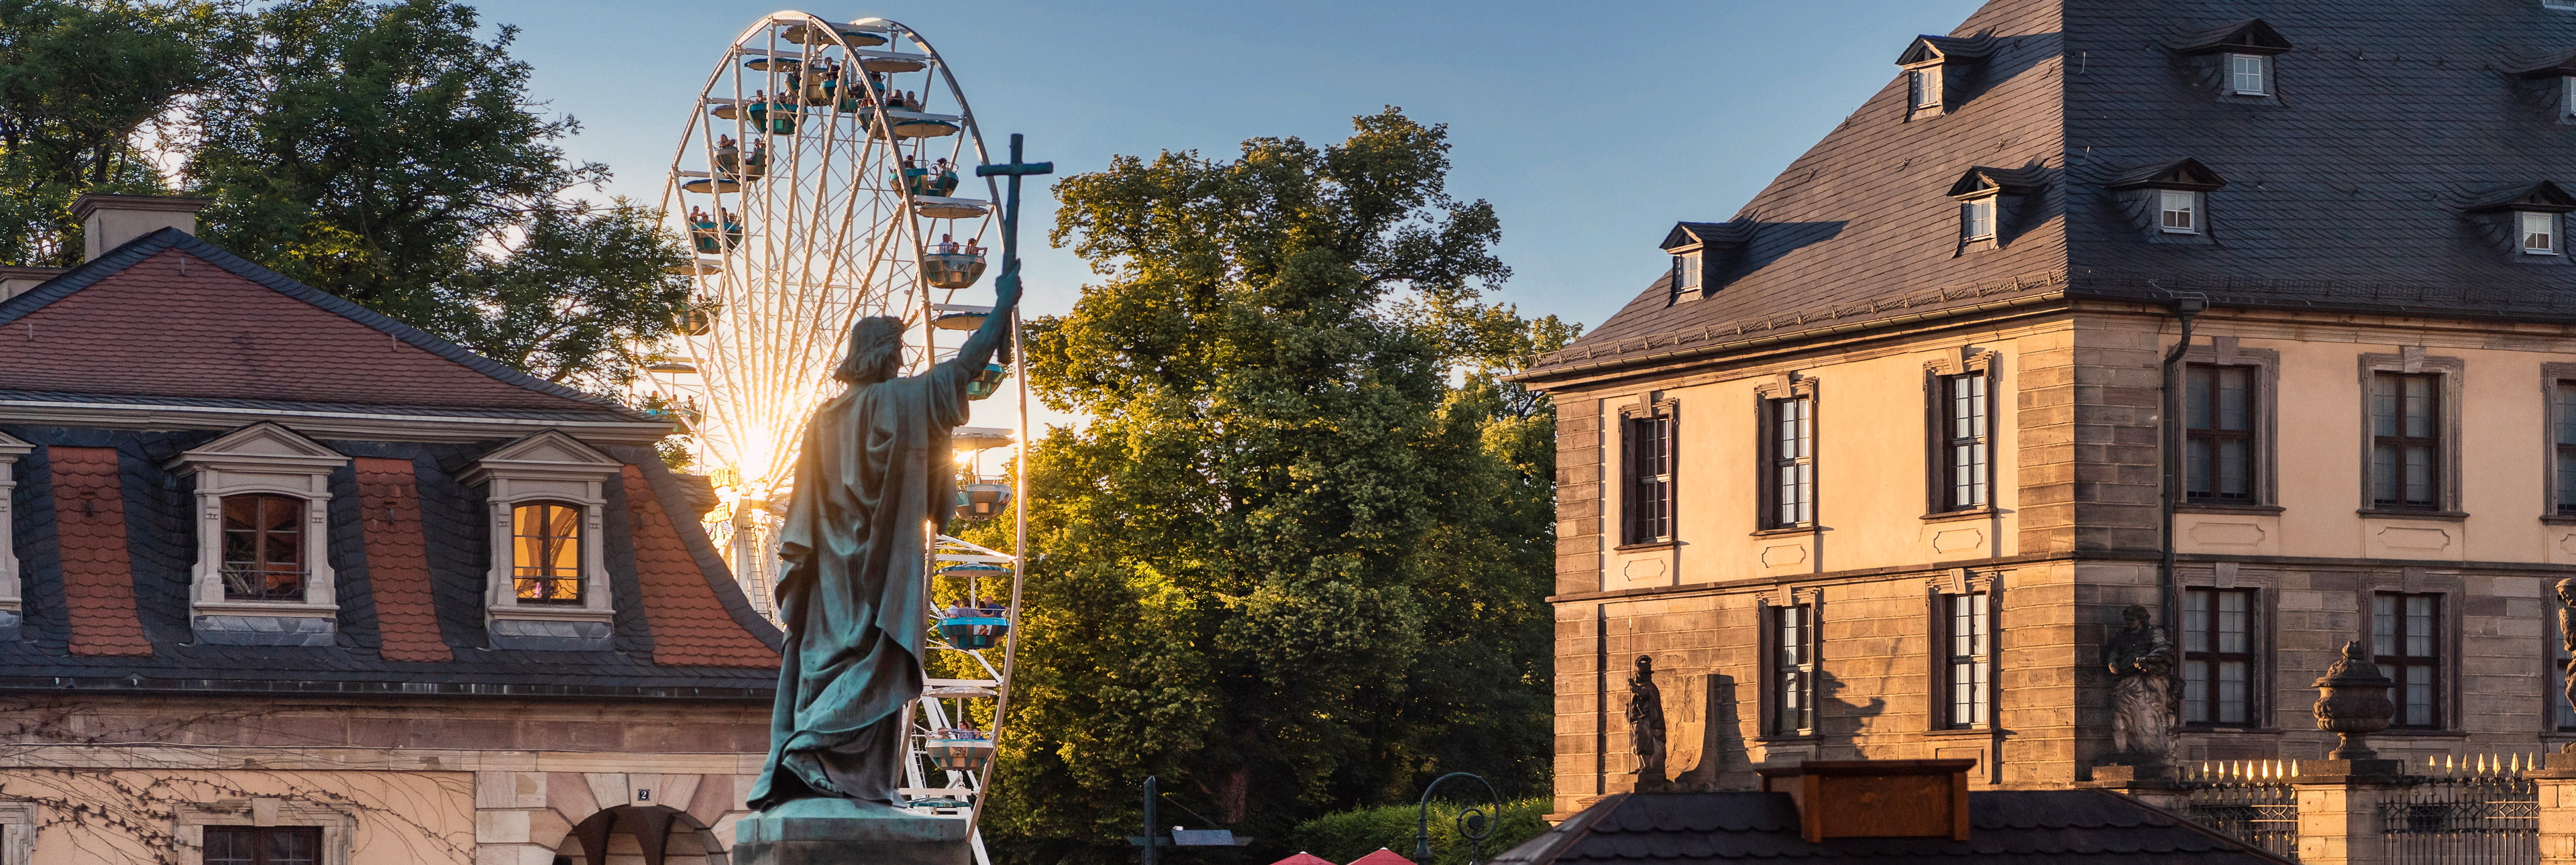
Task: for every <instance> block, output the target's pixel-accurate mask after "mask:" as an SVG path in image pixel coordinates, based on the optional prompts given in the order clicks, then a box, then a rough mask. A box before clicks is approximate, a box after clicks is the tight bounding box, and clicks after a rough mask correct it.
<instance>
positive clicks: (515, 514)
mask: <svg viewBox="0 0 2576 865" xmlns="http://www.w3.org/2000/svg"><path fill="white" fill-rule="evenodd" d="M510 525H511V527H512V528H511V535H512V537H513V539H514V541H515V543H516V545H515V546H513V547H512V548H511V551H510V567H511V569H512V572H511V577H512V583H513V586H512V588H513V589H514V590H515V591H517V592H518V596H519V601H520V602H521V603H544V604H578V603H581V507H580V506H579V505H569V504H564V503H562V502H530V503H528V504H523V505H519V506H517V507H514V508H511V509H510Z"/></svg>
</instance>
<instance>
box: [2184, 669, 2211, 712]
mask: <svg viewBox="0 0 2576 865" xmlns="http://www.w3.org/2000/svg"><path fill="white" fill-rule="evenodd" d="M2182 719H2183V721H2184V722H2185V723H2192V724H2205V723H2208V722H2209V662H2208V661H2185V662H2183V665H2182Z"/></svg>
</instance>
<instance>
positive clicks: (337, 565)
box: [0, 196, 779, 865]
mask: <svg viewBox="0 0 2576 865" xmlns="http://www.w3.org/2000/svg"><path fill="white" fill-rule="evenodd" d="M203 203H204V202H203V201H202V200H193V199H166V198H126V197H118V196H90V197H88V198H85V199H83V200H82V201H81V202H80V203H79V205H78V207H77V208H76V212H78V213H79V214H80V215H81V216H83V217H84V218H85V219H86V220H87V237H88V238H89V249H88V252H89V254H90V260H89V261H88V262H87V263H86V264H83V265H81V266H80V267H77V268H72V269H70V270H69V271H68V272H58V271H42V270H36V269H30V268H11V269H8V270H7V271H5V272H0V298H5V299H0V333H5V334H6V337H5V338H0V369H5V370H7V373H6V376H5V379H4V381H5V384H0V491H5V492H6V495H5V496H0V505H5V508H0V705H5V706H6V707H7V710H6V712H5V713H0V743H5V744H0V865H26V863H57V862H65V863H67V862H75V861H79V862H92V861H125V862H170V863H178V865H350V863H373V862H405V863H411V862H422V863H428V862H439V863H458V865H464V863H476V865H504V863H506V865H561V863H573V862H585V863H587V865H603V863H608V862H620V863H628V862H632V863H648V865H662V863H665V862H684V863H693V865H694V863H722V862H724V861H725V859H726V857H725V853H724V851H725V850H726V849H727V848H728V847H730V844H729V843H728V842H729V841H730V832H731V829H730V827H731V823H732V821H734V820H736V819H738V818H739V817H740V816H741V815H743V814H744V813H745V812H746V808H745V805H744V803H743V798H744V795H745V793H746V792H747V791H748V787H749V786H750V782H751V780H752V776H753V775H755V774H756V773H757V772H758V771H759V767H760V763H761V759H762V756H763V754H764V752H765V750H766V748H767V745H768V730H767V723H768V715H769V700H770V695H771V693H772V692H773V688H774V686H775V681H776V676H777V664H778V655H777V651H776V646H777V644H778V640H779V633H778V631H777V630H776V629H775V628H774V627H772V626H771V625H770V623H769V622H768V621H766V620H764V619H763V618H762V617H761V616H760V615H759V614H757V613H756V612H755V611H754V610H753V609H752V607H751V605H750V604H749V603H748V602H747V601H746V599H745V598H744V597H743V596H742V593H741V591H740V589H738V588H737V587H736V585H735V583H734V582H733V581H732V579H731V578H730V577H729V576H728V573H727V570H726V568H725V566H724V563H723V562H722V561H721V560H719V559H718V558H717V556H716V553H715V550H714V549H712V548H711V547H710V546H709V544H708V542H707V538H706V535H705V533H704V532H703V531H702V530H701V529H700V528H699V527H698V517H699V515H700V514H701V513H702V512H703V511H704V510H705V509H706V508H707V507H708V506H709V505H711V504H712V500H713V497H712V494H711V493H710V491H708V490H707V489H706V488H705V487H704V485H703V483H692V482H691V481H692V480H693V479H691V478H688V477H686V476H682V475H676V474H674V473H673V472H671V471H669V470H668V469H666V468H665V467H664V466H663V464H662V462H661V460H660V459H658V458H657V457H656V455H655V452H654V448H653V445H654V443H655V442H656V441H657V440H659V439H660V438H661V437H662V436H664V435H666V434H668V433H669V432H670V429H671V425H670V424H669V422H668V421H666V420H664V419H659V418H655V417H650V416H646V415H642V414H638V413H636V412H633V411H630V410H628V409H625V408H622V407H619V406H618V405H616V404H615V403H613V402H610V401H607V400H603V399H600V398H597V397H593V396H589V395H586V394H582V393H580V392H577V391H574V390H571V389H568V388H565V387H561V386H559V385H555V384H551V383H548V382H544V381H539V380H536V379H533V378H530V377H528V376H526V375H523V374H520V373H518V372H515V371H512V370H510V369H508V368H505V367H503V366H501V365H500V364H498V363H495V362H493V361H491V360H489V359H486V358H483V357H479V356H476V355H474V354H472V353H469V352H467V351H465V350H463V349H461V348H458V347H457V346H455V345H453V344H450V343H447V342H445V341H442V340H440V339H437V338H435V337H432V336H430V335H428V334H425V333H422V332H420V331H417V330H414V329H412V328H409V327H406V326H403V325H401V324H399V323H396V322H394V321H392V320H390V319H387V318H385V317H383V316H381V315H377V314H375V313H372V312H369V311H367V310H364V309H362V308H360V307H358V306H356V305H354V304H351V303H349V302H347V301H344V300H341V299H338V298H335V297H332V296H330V295H327V294H324V293H322V292H319V291H315V290H313V289H312V288H309V287H306V286H303V285H300V284H297V283H295V282H294V281H292V280H289V279H286V278H284V277H282V276H279V275H277V274H276V273H273V272H271V271H268V270H266V269H264V268H262V267H259V266H258V265H255V264H252V263H250V262H247V261H243V260H242V259H240V258H237V257H235V256H233V255H231V254H229V253H226V252H224V251H223V250H221V249H217V248H215V247H213V246H211V245H208V244H207V243H205V242H204V241H202V240H199V239H197V238H195V237H193V236H191V232H192V231H193V227H194V212H195V209H196V207H198V206H200V205H202V204H203Z"/></svg>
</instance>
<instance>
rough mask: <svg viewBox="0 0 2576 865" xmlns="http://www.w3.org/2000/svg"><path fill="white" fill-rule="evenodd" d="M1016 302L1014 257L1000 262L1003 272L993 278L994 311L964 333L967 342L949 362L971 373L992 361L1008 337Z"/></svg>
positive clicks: (1017, 269) (1017, 283)
mask: <svg viewBox="0 0 2576 865" xmlns="http://www.w3.org/2000/svg"><path fill="white" fill-rule="evenodd" d="M1019 305H1020V262H1019V259H1016V258H1015V259H1009V260H1006V261H1004V262H1002V275H1001V277H1000V278H998V279H995V280H993V311H992V312H991V313H989V314H987V315H985V316H984V324H983V326H981V327H977V328H975V332H974V333H972V334H969V335H968V336H967V337H966V344H965V345H962V346H959V347H958V348H957V357H955V358H954V359H951V360H949V361H948V362H949V363H954V364H957V365H958V366H962V367H965V368H966V369H967V371H968V372H969V373H970V374H971V373H973V372H974V371H976V370H981V369H983V368H984V365H985V364H988V363H991V362H992V361H993V353H994V352H995V351H998V350H999V349H1001V347H1002V345H1003V344H1004V343H1007V342H1009V341H1010V338H1011V322H1012V321H1013V320H1014V319H1015V316H1013V315H1012V313H1014V312H1016V311H1017V310H1018V308H1019Z"/></svg>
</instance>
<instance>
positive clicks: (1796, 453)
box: [1767, 396, 1816, 528]
mask: <svg viewBox="0 0 2576 865" xmlns="http://www.w3.org/2000/svg"><path fill="white" fill-rule="evenodd" d="M1767 403H1768V405H1769V408H1770V410H1771V418H1770V420H1771V498H1772V503H1771V527H1772V528H1788V527H1792V526H1803V525H1807V524H1809V523H1813V522H1815V520H1816V416H1815V412H1816V401H1815V399H1814V398H1812V397H1803V396H1801V397H1791V398H1789V399H1775V400H1768V401H1767Z"/></svg>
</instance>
